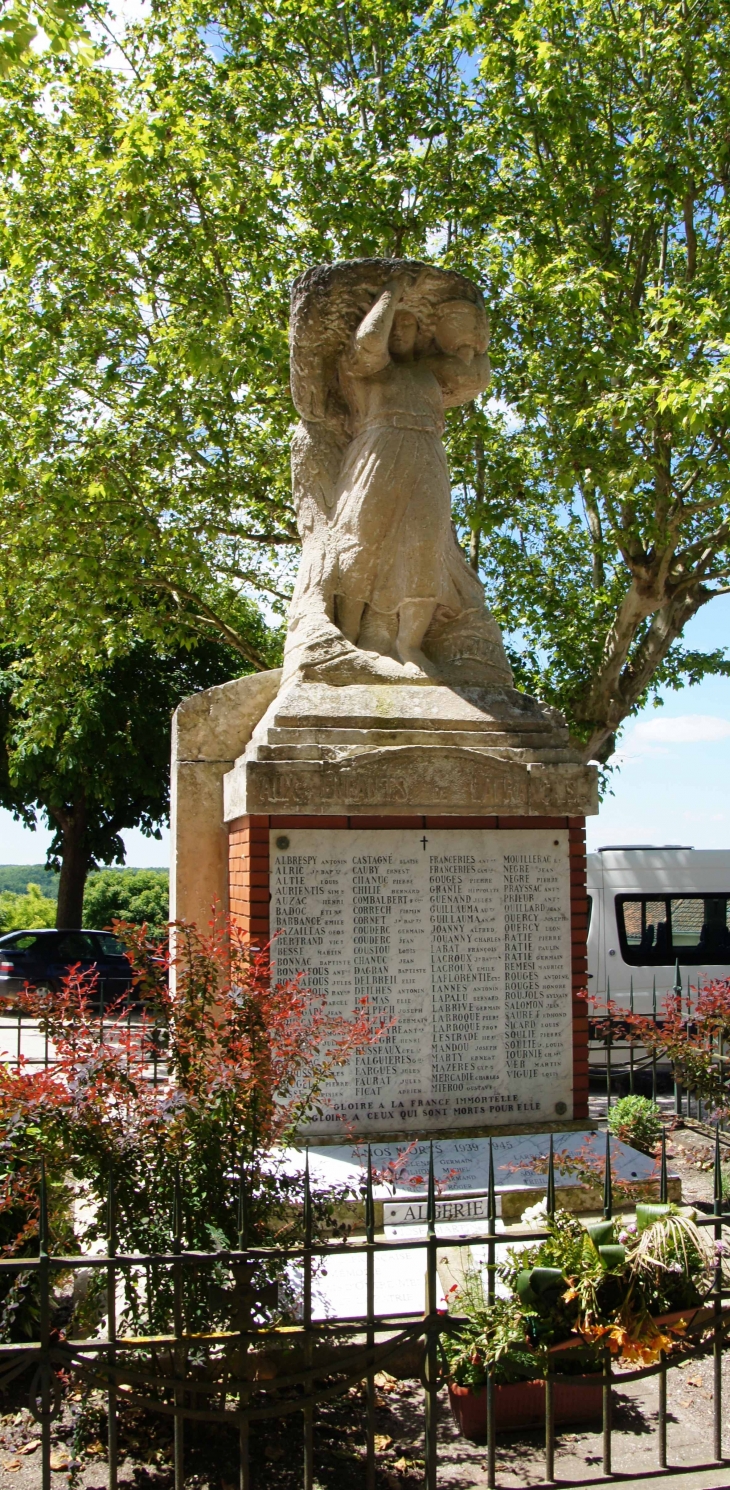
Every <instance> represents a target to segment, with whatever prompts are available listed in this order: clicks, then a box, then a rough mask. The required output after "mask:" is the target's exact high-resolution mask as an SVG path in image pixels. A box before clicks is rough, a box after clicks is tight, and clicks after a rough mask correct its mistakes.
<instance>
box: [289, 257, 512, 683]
mask: <svg viewBox="0 0 730 1490" xmlns="http://www.w3.org/2000/svg"><path fill="white" fill-rule="evenodd" d="M488 341H489V327H488V322H487V317H486V313H485V310H484V306H483V303H482V298H481V295H480V293H479V291H478V290H477V289H476V286H475V285H473V284H472V283H471V282H470V281H469V280H467V279H465V278H464V277H463V276H462V275H460V274H456V273H454V272H453V271H445V270H439V269H435V268H433V267H432V266H429V265H424V264H420V263H412V262H403V261H389V260H382V259H376V260H367V259H366V260H359V261H355V262H353V263H346V264H334V265H331V266H327V265H322V266H320V267H319V268H318V269H315V270H311V271H310V272H309V274H307V275H305V276H303V277H302V279H301V280H298V281H297V284H296V285H295V286H294V290H293V293H292V323H291V346H292V394H293V397H294V401H295V403H296V406H297V409H298V411H299V413H300V414H301V416H302V424H301V425H300V426H299V428H298V430H297V432H296V435H295V438H294V442H293V447H292V470H293V485H294V501H295V505H296V507H297V513H298V520H299V527H300V532H301V535H302V544H303V552H302V563H301V567H300V573H299V578H298V581H297V586H296V590H295V594H294V598H293V601H292V607H291V612H290V618H289V634H288V637H287V646H286V654H285V673H286V674H287V675H291V674H293V673H299V674H300V675H301V676H304V677H309V678H314V677H316V678H319V679H321V680H322V681H327V682H330V683H335V684H338V683H342V684H344V683H352V682H357V681H381V682H387V681H399V682H412V683H420V684H427V683H429V682H430V681H432V680H436V681H447V682H464V683H498V684H502V685H506V684H509V683H510V682H511V673H510V670H509V666H508V664H507V660H506V657H505V654H504V649H503V647H502V641H501V637H500V634H499V630H498V627H497V626H496V624H495V622H494V621H493V619H492V617H491V616H490V615H489V612H488V611H487V608H486V606H485V603H484V596H483V592H482V588H481V585H480V583H479V580H478V578H477V576H476V575H475V574H474V572H473V571H472V570H471V569H470V568H469V566H468V565H467V563H466V560H465V558H464V556H463V554H462V552H461V550H460V548H459V546H458V543H457V541H456V538H455V535H454V529H453V525H452V520H451V487H450V480H449V472H448V466H447V463H446V455H445V452H444V447H443V441H442V435H443V431H444V411H445V409H446V408H449V407H451V406H452V405H455V404H460V403H464V402H467V401H468V400H469V399H472V398H475V397H476V396H477V395H478V394H479V393H481V392H482V391H483V390H484V389H485V388H486V386H487V384H488V381H489V362H488V359H487V355H486V352H487V345H488Z"/></svg>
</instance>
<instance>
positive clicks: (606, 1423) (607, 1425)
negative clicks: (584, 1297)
mask: <svg viewBox="0 0 730 1490" xmlns="http://www.w3.org/2000/svg"><path fill="white" fill-rule="evenodd" d="M612 1407H613V1403H612V1400H611V1352H610V1350H608V1349H606V1350H604V1352H603V1473H604V1474H605V1475H610V1474H611V1472H612V1471H611V1428H612V1422H611V1419H612Z"/></svg>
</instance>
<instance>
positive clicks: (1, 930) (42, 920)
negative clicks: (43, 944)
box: [0, 884, 56, 936]
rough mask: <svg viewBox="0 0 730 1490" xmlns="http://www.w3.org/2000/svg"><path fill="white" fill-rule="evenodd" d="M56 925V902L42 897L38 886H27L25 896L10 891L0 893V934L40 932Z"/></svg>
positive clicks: (44, 896) (45, 896)
mask: <svg viewBox="0 0 730 1490" xmlns="http://www.w3.org/2000/svg"><path fill="white" fill-rule="evenodd" d="M55 924H56V902H55V900H51V899H49V897H48V896H47V895H43V894H42V892H41V890H40V888H39V886H38V885H34V884H29V885H28V888H27V891H26V893H25V895H14V894H13V891H12V890H3V891H2V892H1V893H0V934H2V935H3V936H4V935H5V932H6V931H26V930H33V931H36V930H42V929H43V928H44V927H47V926H55Z"/></svg>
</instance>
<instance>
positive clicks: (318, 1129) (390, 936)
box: [271, 828, 572, 1138]
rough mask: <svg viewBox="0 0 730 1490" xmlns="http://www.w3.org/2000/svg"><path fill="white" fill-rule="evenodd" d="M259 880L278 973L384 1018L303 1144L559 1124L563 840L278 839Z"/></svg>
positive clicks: (566, 1002)
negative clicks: (348, 1136) (349, 1134)
mask: <svg viewBox="0 0 730 1490" xmlns="http://www.w3.org/2000/svg"><path fill="white" fill-rule="evenodd" d="M282 838H283V839H285V840H286V841H285V842H284V843H282V842H281V840H282ZM277 840H279V841H278V842H277ZM271 885H272V900H271V931H272V934H273V933H275V932H280V933H281V934H280V935H279V936H277V939H276V941H275V943H274V948H273V954H274V959H275V973H276V977H277V978H279V979H281V980H283V979H284V978H290V977H294V976H295V975H296V974H297V973H299V972H303V973H304V975H305V980H306V982H307V983H308V984H309V985H310V986H311V987H312V989H313V990H316V991H317V992H321V993H322V994H323V995H324V996H325V998H326V1001H327V1007H328V1008H329V1009H330V1010H331V1011H332V1012H334V1013H338V1014H342V1015H350V1014H351V1013H352V1012H353V1011H354V1009H355V1007H356V1006H357V1005H358V1001H359V1000H362V999H367V1004H368V1009H369V1011H370V1012H371V1015H372V1017H373V1019H375V1020H382V1021H384V1022H386V1023H387V1022H389V1021H391V1020H392V1021H394V1023H393V1025H392V1028H390V1029H389V1030H388V1031H387V1032H386V1033H385V1034H384V1035H383V1036H382V1037H381V1039H380V1040H378V1041H377V1042H376V1043H375V1044H373V1045H372V1046H370V1047H368V1049H366V1050H365V1051H364V1052H363V1053H362V1054H360V1055H359V1056H357V1057H356V1058H355V1059H354V1060H353V1061H352V1062H351V1063H350V1064H349V1065H348V1066H347V1067H345V1068H343V1069H342V1070H341V1071H340V1072H338V1073H337V1074H336V1075H335V1077H334V1078H333V1080H332V1082H331V1083H330V1085H329V1087H328V1090H327V1092H326V1096H327V1099H328V1102H329V1104H330V1105H329V1108H328V1110H327V1111H326V1112H325V1114H324V1116H323V1118H322V1119H321V1120H318V1121H316V1122H313V1123H312V1124H311V1125H310V1128H309V1130H308V1132H309V1135H310V1136H311V1137H313V1138H315V1137H323V1136H325V1135H328V1136H331V1137H333V1138H334V1137H339V1136H341V1135H342V1134H343V1133H345V1132H346V1131H347V1130H348V1129H349V1130H350V1131H354V1132H356V1133H358V1134H384V1133H393V1132H399V1133H401V1132H405V1133H409V1132H413V1133H421V1134H422V1133H423V1132H428V1131H429V1130H431V1131H440V1130H444V1131H448V1130H454V1129H468V1128H470V1127H483V1126H488V1125H489V1126H491V1125H495V1124H514V1123H519V1122H539V1121H544V1120H554V1119H555V1117H556V1115H557V1116H558V1117H560V1116H565V1115H567V1116H570V1115H571V1113H572V1090H571V1083H572V1023H571V1002H572V994H571V935H570V872H569V858H568V835H567V832H565V830H552V829H536V830H534V831H530V832H522V831H518V830H504V829H503V830H499V831H497V830H494V831H491V830H488V829H468V830H455V829H435V830H428V831H425V832H424V831H421V830H418V829H397V830H396V829H387V830H378V831H368V830H361V831H358V830H351V831H347V830H336V829H335V830H329V829H319V828H318V829H313V830H312V829H287V831H286V833H285V834H284V835H282V834H281V833H278V832H272V835H271Z"/></svg>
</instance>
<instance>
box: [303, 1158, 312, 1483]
mask: <svg viewBox="0 0 730 1490" xmlns="http://www.w3.org/2000/svg"><path fill="white" fill-rule="evenodd" d="M302 1261H303V1264H304V1278H303V1288H304V1298H303V1316H304V1368H305V1370H306V1371H309V1369H310V1367H311V1365H312V1354H313V1352H312V1190H311V1186H310V1182H309V1148H308V1147H307V1149H306V1152H305V1157H304V1254H303V1258H302ZM305 1392H306V1393H307V1395H308V1396H309V1399H310V1400H309V1402H308V1404H307V1406H306V1407H305V1409H304V1490H312V1487H313V1485H314V1408H313V1406H312V1397H313V1396H314V1378H313V1377H311V1376H308V1377H307V1379H306V1385H305Z"/></svg>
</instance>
